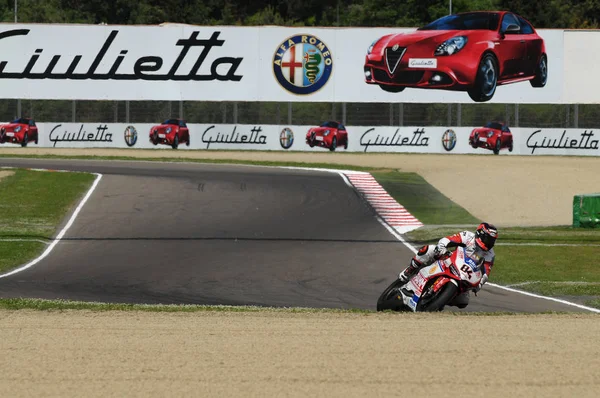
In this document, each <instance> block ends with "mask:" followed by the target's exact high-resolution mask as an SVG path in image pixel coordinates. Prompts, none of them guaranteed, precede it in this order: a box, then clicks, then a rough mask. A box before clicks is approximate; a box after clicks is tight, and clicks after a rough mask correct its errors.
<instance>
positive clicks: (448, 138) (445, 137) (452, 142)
mask: <svg viewBox="0 0 600 398" xmlns="http://www.w3.org/2000/svg"><path fill="white" fill-rule="evenodd" d="M442 145H443V146H444V149H445V150H447V151H448V152H450V151H451V150H453V149H454V147H455V146H456V133H455V132H454V130H451V129H448V130H446V131H444V134H442Z"/></svg>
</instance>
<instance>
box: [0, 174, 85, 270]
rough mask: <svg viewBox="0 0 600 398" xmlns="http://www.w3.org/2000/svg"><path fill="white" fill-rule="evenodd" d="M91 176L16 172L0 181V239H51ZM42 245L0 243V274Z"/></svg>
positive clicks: (21, 261)
mask: <svg viewBox="0 0 600 398" xmlns="http://www.w3.org/2000/svg"><path fill="white" fill-rule="evenodd" d="M94 178H95V176H93V175H91V174H87V173H53V172H44V171H32V170H20V169H16V170H15V174H13V175H11V176H8V177H4V178H3V179H2V180H0V239H24V240H27V239H52V238H53V237H54V234H55V233H56V230H57V228H58V226H59V225H60V223H61V222H62V221H63V219H64V217H65V215H66V214H67V213H68V212H69V211H70V210H71V209H72V208H73V206H75V205H76V203H77V202H78V200H79V199H80V198H81V197H82V196H83V195H84V194H85V192H86V191H87V190H88V189H89V187H90V185H91V184H92V182H93V180H94ZM44 248H45V244H43V243H41V242H32V241H6V240H5V241H0V272H4V271H6V270H9V269H11V268H14V267H15V266H18V265H21V264H23V263H25V262H27V261H28V260H31V259H32V258H34V257H36V256H37V255H38V254H39V253H41V252H42V251H43V250H44Z"/></svg>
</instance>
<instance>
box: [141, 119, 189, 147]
mask: <svg viewBox="0 0 600 398" xmlns="http://www.w3.org/2000/svg"><path fill="white" fill-rule="evenodd" d="M150 142H152V144H154V145H158V144H164V145H170V146H171V147H172V148H173V149H177V147H178V146H179V144H181V143H184V142H185V145H187V146H190V131H189V130H188V127H187V124H186V123H185V121H184V120H181V119H168V120H165V121H164V122H162V123H161V124H159V125H157V126H153V127H152V128H151V129H150Z"/></svg>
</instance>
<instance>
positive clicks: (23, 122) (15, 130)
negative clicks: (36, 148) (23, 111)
mask: <svg viewBox="0 0 600 398" xmlns="http://www.w3.org/2000/svg"><path fill="white" fill-rule="evenodd" d="M31 141H33V142H35V143H36V144H37V143H38V128H37V126H36V125H35V121H34V120H33V119H26V118H18V119H15V120H13V121H12V122H10V123H8V124H3V125H2V126H0V144H4V143H5V142H9V143H12V144H21V146H23V147H25V146H27V144H28V143H29V142H31Z"/></svg>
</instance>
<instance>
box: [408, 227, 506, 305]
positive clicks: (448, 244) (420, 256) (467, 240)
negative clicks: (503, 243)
mask: <svg viewBox="0 0 600 398" xmlns="http://www.w3.org/2000/svg"><path fill="white" fill-rule="evenodd" d="M457 246H461V247H464V248H465V249H466V251H467V254H468V255H469V256H476V257H479V258H482V259H483V264H484V266H483V267H482V270H483V272H484V275H483V278H482V279H481V282H480V283H479V286H478V288H477V290H476V292H477V291H479V290H480V289H481V288H482V286H483V285H484V284H485V283H486V282H487V280H488V275H489V274H490V272H491V269H492V267H493V265H494V257H495V254H494V249H493V248H492V249H490V250H483V249H482V248H481V247H479V246H478V245H477V243H476V242H475V234H474V233H473V232H470V231H463V232H459V233H457V234H454V235H450V236H446V237H444V238H442V239H440V240H439V242H438V244H437V245H426V246H423V247H421V248H420V249H419V251H418V252H417V255H416V256H414V257H413V258H412V259H411V260H410V265H409V266H408V267H407V268H406V269H405V270H404V271H402V272H401V273H400V275H398V278H399V279H400V280H402V281H403V282H406V281H408V280H409V279H410V278H412V277H413V276H414V275H415V274H416V273H417V272H418V271H419V270H420V269H421V268H423V267H427V266H428V265H431V264H433V262H434V261H436V260H438V259H440V258H441V257H442V256H444V255H445V254H446V253H448V249H450V248H453V247H457ZM448 305H450V306H456V307H458V308H465V307H466V306H467V305H469V292H465V293H463V294H460V295H458V296H456V298H454V300H452V302H450V303H449V304H448Z"/></svg>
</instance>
